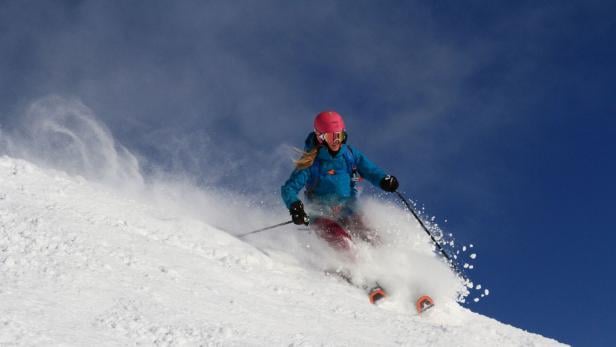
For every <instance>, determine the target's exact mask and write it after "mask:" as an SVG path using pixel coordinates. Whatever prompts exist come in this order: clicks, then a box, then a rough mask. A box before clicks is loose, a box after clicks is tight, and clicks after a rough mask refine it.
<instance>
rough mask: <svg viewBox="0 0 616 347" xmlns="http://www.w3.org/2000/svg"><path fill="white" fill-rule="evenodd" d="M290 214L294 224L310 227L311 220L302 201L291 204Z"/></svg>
mask: <svg viewBox="0 0 616 347" xmlns="http://www.w3.org/2000/svg"><path fill="white" fill-rule="evenodd" d="M289 213H291V219H293V223H295V224H297V225H302V224H304V225H308V223H309V222H310V218H308V215H307V214H306V212H304V204H302V202H301V201H300V200H297V201H296V202H294V203H292V204H291V207H290V208H289Z"/></svg>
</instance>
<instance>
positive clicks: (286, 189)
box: [280, 169, 310, 208]
mask: <svg viewBox="0 0 616 347" xmlns="http://www.w3.org/2000/svg"><path fill="white" fill-rule="evenodd" d="M309 177H310V170H309V169H301V170H295V171H293V173H292V174H291V177H289V179H288V180H287V181H286V182H285V184H284V185H283V186H282V187H281V188H280V193H281V195H282V200H283V201H284V203H285V205H286V206H287V208H290V207H291V204H292V203H294V202H296V201H297V200H299V198H298V197H297V194H298V193H299V191H300V190H302V188H304V186H305V185H306V182H308V178H309Z"/></svg>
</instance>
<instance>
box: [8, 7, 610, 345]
mask: <svg viewBox="0 0 616 347" xmlns="http://www.w3.org/2000/svg"><path fill="white" fill-rule="evenodd" d="M614 7H615V6H613V5H610V4H608V2H601V1H570V2H552V1H521V2H520V1H516V2H499V3H495V2H488V1H485V2H479V1H469V2H465V3H461V2H456V1H441V2H437V3H432V2H414V1H389V2H387V3H386V4H384V3H377V2H371V1H327V2H326V1H310V2H308V1H304V2H289V1H258V2H250V1H237V2H226V1H220V2H200V1H177V2H173V3H170V2H164V1H133V2H120V1H104V2H103V1H98V2H97V1H65V2H60V1H57V2H49V3H41V2H38V1H3V2H2V3H1V4H0V52H1V54H0V124H1V125H2V128H3V129H14V128H19V127H27V123H25V122H24V117H23V114H24V110H25V109H26V108H27V106H28V105H29V104H30V103H32V102H33V101H35V100H37V99H39V98H41V97H45V96H48V95H51V94H54V95H61V96H65V97H69V98H77V99H79V100H81V101H82V102H83V103H84V104H85V105H87V106H88V107H89V108H91V109H92V110H93V111H94V112H95V113H96V114H97V116H98V117H99V119H100V120H101V121H103V122H104V123H105V124H106V125H107V126H108V127H109V129H110V130H111V131H112V132H113V134H114V136H115V138H116V139H117V140H118V141H119V142H121V143H122V144H123V145H125V146H126V147H128V148H129V149H130V150H132V151H134V152H136V153H138V154H139V155H140V156H141V157H142V159H144V160H145V161H146V162H147V163H148V165H149V166H151V167H163V168H165V169H167V170H175V171H181V172H184V173H187V174H189V175H192V176H194V177H196V178H197V179H198V180H199V181H200V182H201V183H202V184H204V185H208V186H224V187H227V188H232V189H236V190H239V191H243V192H251V193H253V194H261V195H263V196H267V197H269V198H271V199H274V200H275V199H276V196H277V194H278V188H279V186H280V184H281V183H282V181H283V180H284V179H285V178H286V175H288V172H289V170H290V169H291V163H290V161H289V156H290V151H289V148H288V147H289V146H290V145H291V146H301V144H302V142H303V139H304V136H305V135H306V133H307V132H308V131H309V130H310V128H311V123H312V117H313V115H314V114H315V113H316V112H318V111H321V110H323V109H327V108H334V109H336V110H338V111H339V112H340V113H342V114H343V115H344V116H345V119H346V123H347V127H348V130H349V134H350V141H351V143H353V144H355V145H356V146H357V147H359V148H361V150H362V151H363V152H364V153H366V154H367V155H368V156H369V157H370V158H371V159H373V160H374V161H375V162H377V163H379V164H380V165H381V166H382V167H383V168H385V169H386V170H387V171H388V172H390V173H392V174H394V175H396V176H398V177H399V179H400V181H401V187H402V188H401V189H402V191H404V192H405V193H406V194H408V195H409V196H410V197H412V198H413V199H415V200H416V201H417V202H418V203H420V204H421V205H423V206H425V208H426V211H427V213H428V214H430V215H435V216H437V218H438V219H439V220H441V221H444V220H445V219H447V223H446V224H445V229H446V231H449V232H452V233H454V234H455V236H456V238H457V240H458V242H460V243H465V244H468V243H474V244H475V245H476V247H477V253H478V254H479V257H478V259H477V262H476V263H477V267H476V269H474V270H473V273H472V277H473V279H475V280H476V281H477V282H480V283H482V284H484V286H487V287H488V288H490V289H491V295H490V297H489V298H488V299H487V300H483V301H481V302H479V303H477V304H472V305H469V307H471V308H472V309H473V310H475V311H477V312H480V313H483V314H487V315H489V316H492V317H494V318H496V319H498V320H501V321H503V322H506V323H510V324H512V325H515V326H518V327H521V328H524V329H527V330H530V331H533V332H537V333H540V334H543V335H546V336H550V337H554V338H557V339H559V340H561V341H563V342H567V343H571V344H574V345H609V343H610V342H611V341H613V340H614V335H613V331H612V329H611V327H612V326H613V325H614V322H615V320H614V318H613V317H612V316H613V315H612V313H613V312H614V311H615V310H616V304H614V302H613V301H612V300H611V296H612V293H613V292H614V290H615V289H616V283H615V282H616V280H615V278H616V276H615V271H614V270H613V267H612V264H613V261H612V260H611V252H610V251H611V248H612V244H613V242H614V241H615V239H616V237H615V236H614V235H613V231H614V221H613V217H612V215H611V212H613V206H614V203H613V197H614V196H615V195H616V194H615V193H616V185H615V184H614V182H613V177H614V176H615V175H616V167H615V166H616V164H615V163H614V160H613V159H612V157H613V155H612V151H613V150H614V143H615V140H614V138H615V135H616V134H615V132H616V130H615V129H616V124H615V123H616V121H615V120H614V115H615V113H616V106H615V102H614V101H613V97H612V94H613V89H614V82H613V81H614V79H615V78H616V66H615V64H614V61H616V54H615V53H616V52H615V50H616V45H615V44H614V37H615V35H616V27H615V26H616V20H615V19H614V17H613V15H611V14H610V13H613V12H614V10H615V8H614ZM255 182H256V184H255ZM275 201H278V200H275ZM278 207H279V208H283V206H282V203H280V205H279V206H278Z"/></svg>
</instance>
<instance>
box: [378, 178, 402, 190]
mask: <svg viewBox="0 0 616 347" xmlns="http://www.w3.org/2000/svg"><path fill="white" fill-rule="evenodd" d="M380 185H381V189H383V190H384V191H386V192H390V193H393V192H395V191H396V189H398V186H399V184H398V180H397V179H396V177H394V176H392V175H387V176H385V177H383V179H382V180H381V183H380Z"/></svg>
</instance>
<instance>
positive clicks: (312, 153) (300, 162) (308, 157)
mask: <svg viewBox="0 0 616 347" xmlns="http://www.w3.org/2000/svg"><path fill="white" fill-rule="evenodd" d="M295 150H296V151H297V152H298V153H301V154H302V155H301V157H299V159H297V160H296V161H295V167H296V168H297V169H298V170H301V169H305V168H308V167H311V166H312V164H313V163H314V160H315V159H316V158H317V154H319V146H315V147H313V148H312V149H311V150H309V151H308V152H306V151H302V150H301V149H297V148H296V149H295Z"/></svg>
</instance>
